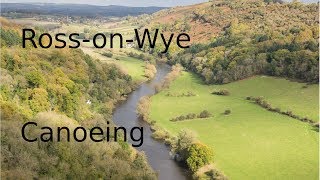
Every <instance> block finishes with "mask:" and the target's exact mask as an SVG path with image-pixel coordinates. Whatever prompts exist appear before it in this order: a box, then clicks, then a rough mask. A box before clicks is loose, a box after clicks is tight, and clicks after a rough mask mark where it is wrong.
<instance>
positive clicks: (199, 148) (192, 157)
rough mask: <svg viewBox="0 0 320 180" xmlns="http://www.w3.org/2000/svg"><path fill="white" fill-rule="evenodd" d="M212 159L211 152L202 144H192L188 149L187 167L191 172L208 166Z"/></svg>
mask: <svg viewBox="0 0 320 180" xmlns="http://www.w3.org/2000/svg"><path fill="white" fill-rule="evenodd" d="M212 159H213V150H212V149H211V148H209V147H208V146H206V145H204V144H201V143H194V144H192V145H191V146H190V147H189V148H188V158H187V165H188V167H189V169H190V170H191V171H193V172H196V171H197V170H198V169H199V168H200V167H202V166H204V165H206V164H208V163H209V162H210V161H211V160H212Z"/></svg>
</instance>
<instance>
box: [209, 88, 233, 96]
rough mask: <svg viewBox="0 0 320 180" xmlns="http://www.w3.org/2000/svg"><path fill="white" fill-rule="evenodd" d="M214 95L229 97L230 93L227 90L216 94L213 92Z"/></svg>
mask: <svg viewBox="0 0 320 180" xmlns="http://www.w3.org/2000/svg"><path fill="white" fill-rule="evenodd" d="M212 94H215V95H219V96H229V95H230V92H229V91H228V90H226V89H222V90H219V91H214V92H212Z"/></svg>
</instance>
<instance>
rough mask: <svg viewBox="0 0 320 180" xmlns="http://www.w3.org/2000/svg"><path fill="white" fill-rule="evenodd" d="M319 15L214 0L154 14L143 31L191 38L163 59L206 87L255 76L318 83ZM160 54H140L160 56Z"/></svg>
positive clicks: (257, 2) (309, 7)
mask: <svg viewBox="0 0 320 180" xmlns="http://www.w3.org/2000/svg"><path fill="white" fill-rule="evenodd" d="M318 10H319V4H315V3H314V4H303V3H300V2H296V1H295V2H292V3H283V2H281V3H279V2H272V1H267V2H266V1H262V0H249V1H243V0H219V1H212V2H207V3H203V4H197V5H193V6H186V7H177V8H172V9H168V10H162V11H159V12H157V13H155V14H154V15H152V17H151V18H149V19H150V20H149V21H147V24H145V25H144V26H145V27H149V28H159V29H160V30H161V31H165V32H167V34H169V33H171V32H187V33H188V34H190V36H191V41H192V46H191V47H190V48H189V49H187V50H185V51H182V50H181V49H179V48H177V47H174V46H172V47H170V49H169V51H168V53H166V54H165V56H166V57H167V58H168V59H169V63H171V64H175V63H181V64H182V65H183V66H184V67H185V68H187V69H189V70H191V71H193V72H196V73H197V74H199V75H201V76H202V77H203V79H204V80H205V82H206V83H229V82H232V81H236V80H240V79H244V78H247V77H250V76H253V75H257V74H266V75H272V76H280V77H286V78H292V79H297V80H301V81H304V82H318V80H319V75H318V70H319V63H318V62H319V60H318V59H319V50H318V45H319V42H318V38H319V28H318V24H319V16H318ZM162 49H163V47H161V45H158V46H156V48H155V49H151V50H150V49H149V48H145V51H150V52H151V53H154V54H156V55H159V56H162V55H161V53H160V52H161V50H162Z"/></svg>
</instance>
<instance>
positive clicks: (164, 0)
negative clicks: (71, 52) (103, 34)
mask: <svg viewBox="0 0 320 180" xmlns="http://www.w3.org/2000/svg"><path fill="white" fill-rule="evenodd" d="M206 1H208V0H122V1H116V0H42V1H41V0H1V2H3V3H30V2H42V3H71V4H92V5H100V6H101V5H104V6H106V5H123V6H162V7H171V6H182V5H190V4H197V3H201V2H206ZM287 1H290V0H287ZM300 1H301V2H318V0H300Z"/></svg>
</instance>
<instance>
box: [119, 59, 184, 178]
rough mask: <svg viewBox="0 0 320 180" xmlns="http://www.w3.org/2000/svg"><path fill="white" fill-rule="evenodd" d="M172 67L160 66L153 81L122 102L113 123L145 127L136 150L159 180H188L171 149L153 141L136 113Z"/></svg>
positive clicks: (147, 128)
mask: <svg viewBox="0 0 320 180" xmlns="http://www.w3.org/2000/svg"><path fill="white" fill-rule="evenodd" d="M169 72H170V66H168V65H167V64H158V66H157V73H156V75H155V77H154V79H152V80H151V81H148V82H144V83H142V84H141V85H140V86H139V87H137V88H136V89H135V90H134V91H133V92H132V93H130V94H129V95H128V96H127V99H126V100H125V101H122V102H120V103H119V104H118V105H117V107H116V108H115V109H114V113H113V122H114V123H115V124H116V125H117V126H122V127H125V128H128V129H130V128H132V127H135V126H138V127H143V129H144V142H143V145H142V146H141V147H138V148H136V149H137V150H139V151H143V152H144V153H145V154H146V156H147V159H148V162H149V164H150V165H151V167H152V168H153V169H154V170H155V171H156V172H157V173H158V177H159V179H163V180H165V179H178V180H179V179H181V180H182V179H187V171H186V170H185V169H184V168H182V167H180V166H178V164H177V163H176V162H175V161H174V160H173V159H172V157H171V156H170V149H169V148H168V147H167V146H166V145H165V144H163V143H162V142H159V141H156V140H155V139H153V138H152V137H151V136H152V131H151V129H150V126H149V124H148V123H146V122H144V121H142V120H140V119H139V117H138V115H137V113H136V105H137V103H138V101H139V99H140V98H141V97H142V96H149V95H153V94H154V93H155V88H154V86H155V84H157V83H158V82H160V81H161V80H162V79H163V78H164V77H165V76H166V74H167V73H169Z"/></svg>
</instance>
